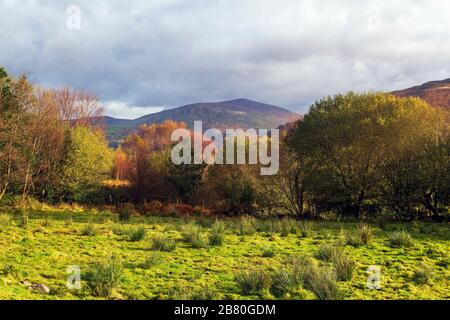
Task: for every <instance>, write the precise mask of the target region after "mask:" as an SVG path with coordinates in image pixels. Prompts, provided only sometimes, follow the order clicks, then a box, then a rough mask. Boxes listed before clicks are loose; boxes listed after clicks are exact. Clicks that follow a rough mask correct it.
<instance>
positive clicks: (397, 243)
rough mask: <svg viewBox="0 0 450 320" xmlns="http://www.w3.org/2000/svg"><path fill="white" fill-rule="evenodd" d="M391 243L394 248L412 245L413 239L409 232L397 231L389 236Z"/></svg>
mask: <svg viewBox="0 0 450 320" xmlns="http://www.w3.org/2000/svg"><path fill="white" fill-rule="evenodd" d="M389 243H390V245H391V247H393V248H400V247H411V246H412V245H413V240H412V238H411V236H410V235H409V233H408V232H406V231H396V232H394V233H393V234H391V236H390V237H389Z"/></svg>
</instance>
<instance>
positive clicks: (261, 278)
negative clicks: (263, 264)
mask: <svg viewBox="0 0 450 320" xmlns="http://www.w3.org/2000/svg"><path fill="white" fill-rule="evenodd" d="M235 281H236V284H237V285H238V287H239V288H240V290H241V292H242V294H244V295H249V294H260V293H263V292H264V291H266V290H268V289H269V288H270V286H271V282H272V279H271V277H270V274H269V273H268V272H267V271H264V270H262V269H255V270H248V271H240V272H239V273H238V274H237V275H236V277H235Z"/></svg>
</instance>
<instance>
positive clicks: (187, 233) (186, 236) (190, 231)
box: [181, 223, 208, 248]
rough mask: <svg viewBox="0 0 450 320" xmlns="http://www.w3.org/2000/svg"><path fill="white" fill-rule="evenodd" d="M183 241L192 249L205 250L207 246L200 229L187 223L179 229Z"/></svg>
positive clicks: (204, 234) (204, 235)
mask: <svg viewBox="0 0 450 320" xmlns="http://www.w3.org/2000/svg"><path fill="white" fill-rule="evenodd" d="M181 234H182V236H183V240H184V241H185V242H187V243H189V244H191V245H192V247H194V248H206V247H207V246H208V237H207V235H206V233H205V232H204V231H203V230H202V228H201V227H199V226H197V225H195V224H193V223H188V224H185V225H183V226H182V227H181Z"/></svg>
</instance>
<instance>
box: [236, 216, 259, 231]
mask: <svg viewBox="0 0 450 320" xmlns="http://www.w3.org/2000/svg"><path fill="white" fill-rule="evenodd" d="M255 232H256V228H255V218H253V217H249V216H243V217H240V218H239V220H238V221H237V234H238V235H240V236H250V235H252V234H254V233H255Z"/></svg>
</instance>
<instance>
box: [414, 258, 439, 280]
mask: <svg viewBox="0 0 450 320" xmlns="http://www.w3.org/2000/svg"><path fill="white" fill-rule="evenodd" d="M433 277H434V270H433V268H432V267H431V266H430V265H428V264H426V263H422V264H421V265H420V267H419V268H416V269H415V270H414V274H413V276H412V279H413V281H414V282H415V283H417V284H427V283H428V284H429V283H430V282H431V280H432V279H433Z"/></svg>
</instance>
